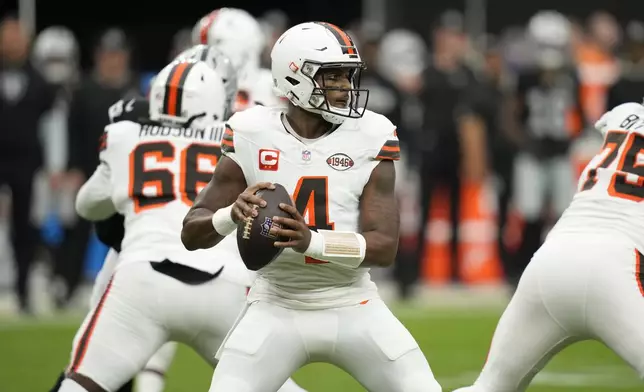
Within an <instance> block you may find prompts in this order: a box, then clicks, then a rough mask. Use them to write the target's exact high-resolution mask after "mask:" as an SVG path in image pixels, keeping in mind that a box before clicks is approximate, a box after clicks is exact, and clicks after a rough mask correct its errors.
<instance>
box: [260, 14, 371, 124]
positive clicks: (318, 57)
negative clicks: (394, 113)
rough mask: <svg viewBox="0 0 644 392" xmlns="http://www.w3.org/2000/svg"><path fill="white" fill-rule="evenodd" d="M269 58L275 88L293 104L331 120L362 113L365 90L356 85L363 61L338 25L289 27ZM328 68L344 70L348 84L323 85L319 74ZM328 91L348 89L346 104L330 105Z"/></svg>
mask: <svg viewBox="0 0 644 392" xmlns="http://www.w3.org/2000/svg"><path fill="white" fill-rule="evenodd" d="M271 61H272V63H271V72H272V74H273V82H274V87H275V91H276V93H277V94H278V95H280V96H283V97H286V98H288V99H289V101H291V103H292V104H293V105H295V106H298V107H300V108H302V109H304V110H307V111H309V112H313V113H318V114H320V115H321V116H322V117H323V118H324V119H325V120H326V121H328V122H330V123H333V124H341V123H342V122H343V121H344V120H345V119H346V118H360V117H362V115H363V114H364V111H365V107H366V105H367V101H368V97H369V91H368V90H366V89H360V74H361V71H362V70H363V69H364V67H365V66H364V62H363V61H362V59H361V58H360V54H359V53H358V49H357V48H356V46H355V44H354V43H353V40H352V39H351V37H350V36H349V35H348V34H347V33H346V32H344V31H343V30H342V29H340V28H339V27H337V26H335V25H333V24H331V23H325V22H308V23H302V24H299V25H296V26H294V27H291V28H290V29H288V30H287V31H286V32H285V33H284V34H282V36H281V37H280V38H279V39H278V40H277V42H276V43H275V46H273V51H272V52H271ZM329 69H345V70H348V71H349V74H348V76H349V81H350V85H349V86H348V87H337V86H328V85H326V83H325V78H324V77H319V76H320V75H324V72H326V71H328V70H329ZM321 71H322V72H321ZM328 84H329V85H331V84H333V83H331V81H329V82H328ZM329 91H336V92H338V91H341V92H346V93H348V99H347V100H346V104H345V105H342V106H341V107H339V106H337V105H336V106H333V105H331V104H330V103H329V100H328V99H327V93H328V92H329ZM359 104H361V105H362V106H363V107H359Z"/></svg>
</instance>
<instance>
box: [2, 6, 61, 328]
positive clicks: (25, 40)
mask: <svg viewBox="0 0 644 392" xmlns="http://www.w3.org/2000/svg"><path fill="white" fill-rule="evenodd" d="M30 44H31V37H30V35H29V33H28V31H27V30H26V27H25V26H24V25H23V24H22V23H21V22H20V21H19V20H18V19H17V18H15V17H13V16H8V17H6V18H3V19H2V20H1V21H0V188H2V187H4V186H7V187H8V188H9V189H10V190H11V195H12V197H11V199H12V203H11V218H10V223H9V225H10V228H11V236H10V239H11V244H12V247H13V256H14V257H13V259H14V261H15V267H16V268H15V271H16V274H15V278H14V281H13V282H12V284H13V289H14V290H15V291H14V292H15V296H16V300H17V304H18V308H19V310H20V312H21V313H23V314H26V315H29V314H31V313H32V308H31V301H30V298H29V277H30V274H31V266H32V263H33V261H34V256H35V251H36V248H37V246H38V242H39V238H38V233H37V232H36V230H35V228H34V227H33V225H32V221H31V208H32V200H33V197H32V196H33V182H34V177H35V175H36V173H37V171H38V169H39V168H40V167H41V165H42V155H43V154H42V152H43V146H42V143H41V139H40V137H39V136H40V135H39V133H40V131H41V126H40V120H41V119H43V118H44V116H45V115H46V114H47V113H48V112H49V111H50V109H51V108H52V106H53V105H54V103H55V101H56V88H54V87H52V86H51V85H50V84H49V83H47V82H46V81H45V80H44V78H43V76H41V75H40V72H38V71H36V70H35V69H34V67H33V65H32V64H31V63H30V61H29V48H30Z"/></svg>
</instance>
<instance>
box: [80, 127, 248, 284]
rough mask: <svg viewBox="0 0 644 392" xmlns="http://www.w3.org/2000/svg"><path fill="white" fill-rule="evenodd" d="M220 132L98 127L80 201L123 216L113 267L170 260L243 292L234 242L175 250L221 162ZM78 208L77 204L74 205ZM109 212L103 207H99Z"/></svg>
mask: <svg viewBox="0 0 644 392" xmlns="http://www.w3.org/2000/svg"><path fill="white" fill-rule="evenodd" d="M224 129H225V128H224V125H223V123H222V124H219V125H217V126H214V127H210V128H205V129H193V128H180V127H168V126H164V125H160V124H158V123H151V122H147V123H146V122H143V123H139V122H132V121H120V122H118V123H115V124H111V125H109V126H107V127H106V130H105V133H104V134H103V137H102V139H101V144H100V150H101V151H100V160H101V163H100V165H99V167H98V168H97V170H96V171H95V173H94V174H93V175H92V178H91V179H90V180H89V181H88V183H87V184H86V186H84V190H83V192H89V193H91V195H88V194H85V195H84V196H86V197H82V198H81V197H79V198H78V201H77V207H78V203H82V199H88V200H90V199H93V200H106V201H109V202H106V203H107V204H111V209H112V210H114V209H116V211H118V212H119V213H121V214H123V215H124V216H125V236H124V238H123V242H122V251H121V252H120V254H119V260H120V261H119V265H123V264H128V263H132V262H141V261H145V262H148V261H163V260H166V259H168V260H170V261H172V262H175V263H180V264H183V265H187V266H189V267H192V268H196V269H199V270H202V271H206V272H210V273H215V272H216V271H218V270H219V269H220V268H221V267H222V265H223V264H224V262H226V261H227V260H235V261H238V262H236V263H227V264H226V270H227V272H231V270H236V267H239V270H238V271H237V270H236V272H235V276H237V277H238V278H239V279H241V281H239V282H238V283H241V284H245V285H248V284H249V283H250V282H249V279H250V277H249V274H248V272H247V270H246V269H245V268H244V266H243V264H242V262H241V259H240V256H239V252H238V250H237V246H236V244H235V241H234V238H231V239H226V240H225V243H222V244H221V245H220V246H218V247H217V248H213V249H208V250H200V251H195V252H190V251H188V250H186V249H185V247H184V246H183V244H182V243H181V228H182V221H183V218H184V217H185V215H186V213H187V212H188V210H189V208H190V206H192V204H193V202H194V200H195V198H196V196H197V193H198V192H199V191H200V190H201V189H202V188H203V187H204V186H205V185H206V184H207V183H208V181H210V178H211V177H212V173H213V171H214V169H215V166H216V165H217V161H218V159H219V157H220V155H221V149H220V143H221V139H222V136H223V134H224ZM80 207H81V208H82V205H81V206H80ZM106 208H107V210H108V211H106V213H109V209H110V206H107V207H106Z"/></svg>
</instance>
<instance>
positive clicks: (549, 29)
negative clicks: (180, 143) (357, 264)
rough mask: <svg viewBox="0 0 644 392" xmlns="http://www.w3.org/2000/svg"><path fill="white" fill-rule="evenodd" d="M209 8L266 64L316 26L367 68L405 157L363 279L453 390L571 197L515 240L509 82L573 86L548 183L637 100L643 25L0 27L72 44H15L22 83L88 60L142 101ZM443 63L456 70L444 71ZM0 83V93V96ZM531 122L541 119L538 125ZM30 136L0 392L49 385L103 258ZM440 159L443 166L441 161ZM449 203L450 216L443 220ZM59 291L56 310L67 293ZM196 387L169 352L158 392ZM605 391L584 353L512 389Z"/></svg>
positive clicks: (327, 9) (261, 11) (52, 12)
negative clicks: (31, 251)
mask: <svg viewBox="0 0 644 392" xmlns="http://www.w3.org/2000/svg"><path fill="white" fill-rule="evenodd" d="M224 6H234V7H239V8H243V9H245V10H247V11H248V12H250V13H251V14H253V15H254V16H256V17H257V18H259V19H260V21H261V22H262V25H263V27H264V28H265V33H266V36H267V53H268V52H269V51H270V49H269V48H270V45H271V44H272V40H274V39H276V38H277V37H278V36H279V35H280V34H281V32H282V31H284V30H285V29H286V28H288V27H289V26H291V25H293V24H296V23H299V22H303V21H307V20H325V21H330V22H332V23H334V24H337V25H339V26H342V27H344V28H346V29H348V30H349V31H350V32H351V34H353V35H354V38H355V40H356V41H357V44H358V47H359V49H360V50H361V52H362V55H363V57H364V59H365V60H366V61H367V66H368V67H369V70H370V72H369V73H368V75H367V76H366V77H365V80H364V81H363V83H364V86H365V87H367V88H370V89H371V94H372V97H371V99H370V100H371V102H370V103H369V105H370V106H369V108H370V109H371V110H374V111H378V112H382V113H383V114H387V115H389V116H390V117H391V118H392V120H393V121H394V123H397V124H398V125H399V131H398V132H399V133H400V135H401V136H400V137H401V142H402V144H403V146H404V148H405V159H404V161H402V164H401V166H400V167H399V195H400V201H401V211H402V223H403V236H402V238H401V245H400V254H399V260H398V266H397V267H396V268H395V269H394V270H392V271H376V272H375V273H374V278H375V279H376V280H377V282H378V283H379V286H380V287H381V290H382V293H383V296H384V297H385V298H386V299H387V300H388V301H389V302H390V303H391V304H392V306H393V308H394V309H395V311H396V313H397V314H398V315H399V317H400V318H401V320H402V321H403V322H404V323H405V325H407V326H408V327H409V328H410V329H411V331H412V333H413V334H414V336H415V337H416V338H417V339H418V341H419V342H420V344H421V346H422V348H423V350H424V352H425V354H426V355H427V357H428V359H429V362H430V364H431V365H432V367H433V370H434V372H435V373H436V375H437V378H438V380H439V381H440V382H441V384H442V385H443V387H444V389H445V390H451V389H453V388H456V387H458V386H462V385H465V384H467V383H469V382H471V381H472V380H473V379H474V378H475V377H476V375H477V372H478V371H479V370H480V368H481V366H482V364H483V361H484V359H485V354H486V351H487V347H488V345H489V340H490V337H491V335H492V333H493V330H494V326H495V325H496V322H497V320H498V316H499V315H500V314H501V312H502V310H503V307H504V306H505V304H506V303H507V300H508V298H509V295H510V294H511V292H512V286H513V285H514V284H515V283H516V280H517V277H518V276H519V275H520V273H521V271H522V269H523V267H524V266H525V264H526V263H527V261H528V260H529V255H530V254H531V249H533V248H534V247H535V246H538V242H539V241H540V239H541V238H542V237H543V235H544V234H545V233H547V227H548V226H549V225H551V224H552V222H554V221H555V220H556V217H557V215H558V213H560V211H558V210H557V208H556V204H557V203H556V200H553V199H556V198H557V196H555V195H553V193H557V192H562V193H563V194H564V195H566V194H572V192H574V188H575V186H576V183H575V181H574V180H573V179H572V176H570V181H569V182H567V181H565V180H564V181H563V185H562V183H561V182H557V181H556V180H554V182H555V183H556V185H553V186H552V187H553V188H556V187H562V186H563V187H568V188H567V189H564V190H561V189H559V190H556V189H550V191H551V192H550V193H551V194H549V197H546V198H545V200H546V201H545V202H544V203H543V205H541V206H540V207H541V208H540V211H539V217H540V218H541V217H546V218H547V219H545V223H544V222H541V224H540V225H537V226H534V227H533V226H531V224H532V222H533V221H534V219H533V217H528V216H527V215H526V214H525V213H522V210H521V208H520V206H518V205H519V204H521V203H518V202H517V200H516V195H517V194H524V193H530V192H533V191H534V189H533V188H532V187H531V184H530V182H531V181H527V182H526V181H522V180H521V179H526V178H528V179H529V180H533V181H537V180H535V179H534V178H533V177H531V176H532V175H533V174H531V172H529V171H527V172H522V173H519V174H517V173H516V171H517V170H518V169H517V168H518V167H519V166H521V164H520V162H518V161H517V159H520V158H521V157H522V156H523V155H522V154H525V153H534V150H535V149H538V148H535V147H534V146H533V145H530V144H529V143H530V142H531V141H532V139H531V138H528V140H527V141H526V140H525V138H517V136H516V135H517V133H516V132H515V131H517V130H518V131H521V130H522V129H524V128H529V127H530V126H531V124H532V123H531V122H530V121H532V120H530V119H527V118H524V116H522V115H519V114H517V112H515V111H512V110H511V108H512V102H515V100H516V98H517V96H519V95H520V94H521V93H524V92H525V91H522V90H521V85H522V84H521V83H520V82H519V81H520V80H521V78H522V76H521V75H523V74H524V73H525V72H527V70H529V69H532V68H534V67H535V66H536V67H541V66H543V62H544V59H546V54H547V53H548V52H546V51H543V45H544V43H545V46H549V48H548V49H553V48H554V49H555V50H556V52H557V54H558V56H561V59H562V61H563V63H565V65H566V67H568V68H569V70H570V71H571V74H573V75H576V76H577V78H578V80H579V85H578V86H577V87H575V91H576V92H575V94H577V93H578V94H579V100H580V105H581V113H580V115H581V118H578V119H577V120H578V121H576V123H575V124H576V125H574V126H573V125H571V126H570V128H571V129H565V131H570V132H571V135H572V134H574V136H571V137H570V139H569V140H567V142H568V141H569V145H567V146H566V148H565V149H564V150H563V151H562V152H560V153H558V154H557V157H558V158H561V159H562V160H561V161H562V162H564V165H565V166H566V167H564V168H559V169H554V170H555V171H557V173H559V174H561V173H564V171H565V173H568V171H569V172H570V173H572V174H574V175H575V176H577V175H578V173H579V171H580V170H581V168H583V166H584V165H585V163H586V162H587V160H588V159H589V157H590V156H592V155H593V154H594V153H596V151H597V149H598V146H600V145H601V137H600V136H599V135H598V134H596V133H595V132H594V130H593V129H592V124H593V123H594V121H596V120H597V119H598V117H599V116H600V115H601V114H602V113H603V111H604V109H605V108H606V106H607V105H611V106H612V105H615V104H618V103H622V102H625V101H628V100H632V99H637V100H639V99H641V96H642V95H644V94H643V92H644V89H641V87H644V60H643V59H644V49H643V48H644V25H642V24H641V22H639V21H637V20H634V19H633V17H634V16H636V17H637V16H638V15H639V13H638V11H639V10H640V8H641V4H640V3H639V2H637V1H634V0H631V1H613V2H606V1H599V0H586V1H584V2H571V1H553V0H524V1H511V0H456V1H448V0H433V1H420V0H362V1H357V0H356V1H346V0H345V1H342V0H301V1H298V2H295V3H293V2H287V1H284V0H271V1H266V0H263V1H259V0H247V1H244V2H242V3H224V2H221V1H218V0H213V1H196V0H187V1H183V2H181V3H180V4H174V3H173V4H168V6H167V7H166V6H164V5H163V4H162V3H160V2H152V1H149V0H138V1H129V2H128V1H124V0H112V1H109V2H105V1H98V2H70V1H65V0H61V1H47V2H45V1H38V2H37V1H36V0H23V1H20V2H12V1H6V0H4V1H2V3H1V4H0V15H2V16H3V18H4V17H6V16H9V15H14V16H17V17H18V18H19V20H20V21H21V23H22V26H23V27H24V28H25V29H26V31H27V33H28V35H29V40H30V42H32V43H33V42H37V40H38V36H39V34H40V33H41V32H42V31H43V30H45V29H46V28H48V27H51V26H63V27H66V28H67V29H69V30H70V31H71V32H72V33H73V34H74V37H75V44H74V45H73V47H72V50H71V51H69V52H67V51H66V50H65V48H64V45H62V47H63V49H61V53H71V54H72V55H71V56H68V57H64V56H63V57H64V58H59V57H56V55H55V53H56V50H53V53H54V54H49V56H50V57H49V58H48V57H47V56H44V58H43V55H42V53H39V52H38V51H37V49H38V48H37V45H31V49H32V50H31V61H32V63H33V64H34V65H36V68H38V70H42V69H44V67H45V66H46V65H47V64H46V63H48V62H51V63H64V64H66V65H70V64H71V66H72V67H73V68H76V67H77V68H78V74H79V75H91V74H92V73H93V72H97V71H96V69H97V64H95V60H97V59H99V57H97V56H96V54H97V53H98V52H99V51H101V50H104V51H110V50H111V51H114V52H119V51H122V52H124V53H128V54H129V56H130V59H131V63H130V64H129V65H128V66H127V74H128V78H131V80H132V83H133V86H135V87H136V89H137V90H139V91H138V92H139V93H141V94H145V92H146V89H147V83H148V82H149V79H150V77H152V76H153V75H154V74H155V73H156V72H157V71H158V70H159V69H161V68H162V67H163V66H164V65H165V64H166V63H167V62H168V61H169V60H171V59H172V58H173V57H174V55H175V54H176V53H178V52H179V51H180V50H181V49H183V48H185V47H186V46H188V45H190V30H191V29H192V27H193V25H194V24H195V23H196V21H197V20H198V19H199V18H200V17H201V16H203V15H205V14H206V13H208V12H210V11H211V10H213V9H216V8H219V7H224ZM543 11H554V12H555V13H554V14H553V13H550V14H543ZM539 12H542V14H541V16H542V19H541V20H540V22H538V23H537V20H536V19H531V18H533V17H534V16H535V15H537V14H538V13H539ZM543 15H546V16H545V17H543ZM562 18H563V20H565V23H564V25H563V26H565V28H564V30H563V32H561V26H562V24H561V19H562ZM531 20H532V21H533V23H530V21H531ZM539 23H541V24H539ZM114 29H120V30H114ZM106 32H108V33H106ZM110 34H111V36H110ZM561 34H563V36H564V38H561ZM110 37H111V38H110ZM0 45H2V43H0ZM54 46H55V45H54ZM2 49H3V48H2V47H1V46H0V53H2V54H3V50H2ZM44 52H47V51H46V50H44ZM47 53H49V52H47ZM445 58H448V59H449V61H447V60H445V61H447V62H448V63H449V62H450V61H452V62H454V63H455V64H456V65H454V66H453V67H452V66H451V65H447V66H445V65H444V64H443V63H444V62H445V61H443V59H445ZM548 58H550V57H548ZM267 59H268V57H267ZM5 65H6V64H5ZM266 65H268V63H267V64H265V66H266ZM450 67H451V68H450ZM7 69H8V68H7V67H5V68H4V69H3V68H0V71H7ZM446 69H447V70H446ZM75 72H76V71H75ZM5 73H6V72H5ZM3 76H5V75H4V74H3ZM7 80H8V79H6V78H4V77H3V78H2V79H1V80H0V83H1V84H0V91H4V93H5V95H6V94H7V91H8V89H9V88H8V87H7V86H8V85H9V84H8V82H7ZM73 87H74V86H73V85H72V86H71V89H70V94H73V91H74V90H73ZM432 91H433V93H432ZM633 91H634V92H633ZM452 93H453V94H452ZM633 94H634V95H633ZM633 96H634V98H633ZM472 97H478V98H477V99H473V98H472ZM446 101H449V102H446ZM3 102H4V101H3ZM485 103H487V104H490V105H489V106H486V105H485ZM463 108H465V111H463V110H462V109H463ZM5 109H6V108H4V109H3V110H5ZM531 110H532V113H534V112H536V109H535V108H532V109H531ZM507 111H509V112H510V114H507V113H506V112H507ZM543 116H546V117H547V116H554V114H552V113H551V112H548V111H546V114H544V115H543ZM62 118H63V119H64V118H65V117H64V116H63V117H62ZM2 119H3V118H2V117H0V140H2V141H4V140H8V139H2V133H3V131H2V128H3V123H2ZM41 120H42V121H41V123H42V128H43V130H41V131H40V132H41V140H42V142H41V145H42V147H43V150H44V159H43V161H42V164H40V165H39V168H38V171H37V176H36V177H35V180H34V192H35V197H34V201H33V203H32V208H31V216H32V223H33V224H34V227H35V228H36V229H37V230H38V232H39V234H40V235H39V240H38V242H37V244H33V245H32V246H33V247H34V248H35V250H36V254H35V261H34V263H33V265H32V268H31V273H30V277H31V279H30V283H29V290H28V291H29V293H30V298H29V303H28V305H27V306H23V308H22V309H21V308H20V307H19V306H18V301H17V298H16V296H15V294H14V292H13V290H12V289H13V281H14V278H13V277H14V273H15V267H14V265H15V264H14V262H13V256H12V255H13V251H12V247H11V241H10V237H9V233H10V232H11V227H10V223H9V222H10V217H11V214H12V211H13V210H12V208H13V207H12V204H11V197H10V194H9V193H10V192H3V193H2V195H0V196H1V200H0V392H33V391H44V390H48V388H49V387H50V386H51V385H52V384H53V382H54V379H55V377H56V376H57V374H58V373H59V372H60V370H61V369H62V367H63V366H65V364H66V362H67V359H68V356H69V350H70V345H71V339H72V337H73V334H74V332H75V330H76V328H77V326H78V323H79V322H80V320H81V317H82V316H83V314H84V312H85V311H86V310H87V309H86V308H87V299H88V293H89V291H90V289H91V284H92V282H93V279H94V277H95V276H96V273H97V271H98V270H99V269H100V267H101V264H102V261H103V257H104V255H105V253H106V251H107V249H105V247H104V246H103V245H102V244H100V243H99V242H98V241H97V240H96V239H95V237H94V236H93V235H91V233H90V235H89V236H87V235H86V236H85V237H83V236H82V235H81V236H80V238H81V240H76V241H71V242H70V241H69V238H67V242H66V236H72V235H77V234H78V231H79V230H80V231H81V234H82V232H83V231H85V234H88V232H89V231H90V229H89V226H88V225H87V226H83V225H79V224H78V221H77V219H78V218H77V217H75V216H74V213H73V209H72V208H71V206H72V204H71V202H72V200H73V197H74V193H75V191H76V189H77V187H78V184H79V182H78V179H79V177H78V173H76V172H73V171H71V170H68V169H69V168H70V167H71V164H70V162H73V161H74V159H75V158H76V157H74V156H72V155H73V151H75V150H74V148H73V147H68V146H72V145H73V144H74V143H76V141H75V140H73V138H74V137H76V136H75V135H74V134H73V133H71V132H67V128H66V125H65V121H62V122H60V123H56V124H57V125H56V126H52V125H51V124H52V121H53V120H51V116H50V117H47V115H46V114H45V115H43V119H41ZM466 120H472V121H466ZM506 120H508V122H506ZM544 121H547V120H544ZM511 123H512V124H515V125H508V124H511ZM513 127H514V128H516V129H514V128H513ZM565 127H568V125H566V126H565ZM52 129H54V130H52ZM562 130H564V129H563V128H562ZM477 132H479V133H477ZM480 132H483V134H480ZM472 135H474V136H472ZM476 135H478V136H476ZM541 142H542V141H536V142H535V143H541ZM5 147H6V146H5ZM452 148H455V149H456V151H457V153H456V154H451V153H448V152H446V151H448V150H450V151H451V149H452ZM0 151H4V150H3V148H2V146H0ZM70 151H71V152H70ZM92 151H94V150H92ZM535 155H536V156H539V157H541V158H543V157H542V156H541V155H540V154H539V153H535ZM546 155H548V154H546ZM541 158H539V159H541ZM549 158H552V157H551V156H550V155H548V157H547V158H543V159H549ZM17 162H18V161H9V160H2V159H0V172H3V173H4V172H7V171H15V170H18V169H16V167H15V166H12V165H15V164H16V163H17ZM557 173H555V174H552V173H551V174H550V175H551V176H553V177H557ZM539 175H540V174H538V175H537V177H538V176H539ZM566 175H567V174H563V177H564V179H565V178H566ZM516 176H518V177H516ZM548 181H549V180H543V182H545V183H548ZM454 183H457V185H456V186H455V185H454ZM517 184H518V185H517ZM2 185H3V184H0V186H2ZM521 186H525V189H523V188H521ZM540 189H541V188H538V189H537V191H540ZM7 191H8V189H7ZM429 200H431V204H429ZM450 202H451V203H450ZM454 203H456V204H457V205H458V207H459V209H458V210H457V211H458V214H457V218H456V219H454V218H453V216H452V215H453V213H452V211H453V210H454V209H453V208H452V206H453V205H454ZM14 204H15V203H14ZM424 212H427V214H426V217H427V219H425V216H423V215H424ZM454 223H456V224H454ZM422 226H426V227H427V230H424V231H423V230H421V229H420V228H421V227H422ZM455 227H457V228H458V229H457V230H454V228H455ZM74 228H76V232H77V233H76V234H73V233H74ZM531 230H532V231H534V230H536V232H537V234H536V237H537V240H536V241H537V243H536V245H535V243H534V241H532V242H531V243H527V242H530V241H529V240H526V238H527V237H528V236H530V235H533V234H529V232H530V231H531ZM419 233H420V234H419ZM87 237H89V239H87ZM420 238H422V241H421V240H420ZM453 238H457V241H453V240H452V239H453ZM421 243H423V244H424V246H419V245H420V244H421ZM74 252H75V253H80V254H81V258H82V262H81V263H76V262H72V261H69V260H71V259H72V258H75V257H76V256H74V255H72V253H74ZM526 255H527V256H526ZM75 274H76V275H78V276H80V277H81V279H80V281H79V284H78V285H77V286H78V287H73V288H70V287H69V286H70V285H72V286H76V280H78V279H75V278H74V275H75ZM70 276H71V277H70ZM72 289H73V295H67V294H68V293H71V292H72V291H71V290H72ZM210 375H211V370H210V369H208V367H207V366H206V365H205V364H203V363H201V361H200V360H199V359H198V358H197V357H196V356H195V355H194V354H192V353H190V352H189V351H188V350H186V349H182V350H181V351H180V354H179V355H178V357H177V358H176V360H175V362H174V364H173V367H172V369H171V371H170V374H169V375H168V380H169V384H168V389H167V390H168V391H185V390H207V387H208V385H209V381H210ZM296 380H297V381H298V382H300V384H301V385H302V386H303V387H305V388H307V389H309V390H310V391H314V392H317V391H342V392H345V391H346V392H350V391H359V390H361V389H360V387H359V386H358V385H357V384H356V383H355V382H354V381H352V380H351V379H350V378H349V377H348V376H347V375H346V374H344V373H342V372H341V371H339V370H337V369H332V368H330V367H327V366H321V365H311V366H308V367H306V368H304V369H302V370H301V371H300V372H298V374H297V375H296ZM618 390H619V391H621V390H623V391H636V390H641V384H640V383H639V380H638V379H637V377H636V375H635V373H634V372H632V371H631V370H630V369H629V368H627V367H626V365H624V364H623V363H622V362H621V361H620V360H619V359H618V358H616V357H615V356H614V355H613V354H612V353H610V352H608V351H607V350H606V349H605V348H604V347H603V346H601V345H599V344H595V343H582V344H580V345H577V346H575V347H573V348H571V349H568V350H566V351H565V352H564V353H563V354H562V355H560V356H559V357H557V358H556V359H555V360H554V361H553V362H552V363H551V364H550V365H549V366H548V367H547V368H546V370H545V371H544V372H543V373H542V374H541V375H539V376H538V377H537V378H536V380H535V382H534V384H533V386H532V387H531V388H530V391H544V392H545V391H549V392H554V391H562V392H563V391H618Z"/></svg>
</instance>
